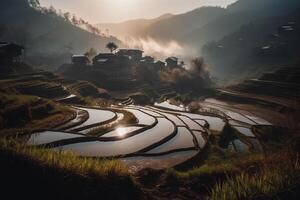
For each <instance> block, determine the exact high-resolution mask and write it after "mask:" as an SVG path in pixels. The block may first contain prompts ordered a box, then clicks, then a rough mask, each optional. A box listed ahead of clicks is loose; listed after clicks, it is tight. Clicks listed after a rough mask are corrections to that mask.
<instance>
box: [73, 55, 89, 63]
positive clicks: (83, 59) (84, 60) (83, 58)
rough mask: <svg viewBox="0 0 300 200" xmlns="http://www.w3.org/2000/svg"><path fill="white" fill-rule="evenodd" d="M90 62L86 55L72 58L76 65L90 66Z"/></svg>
mask: <svg viewBox="0 0 300 200" xmlns="http://www.w3.org/2000/svg"><path fill="white" fill-rule="evenodd" d="M89 62H90V60H89V58H88V57H87V56H85V55H73V56H72V63H73V64H74V65H87V64H89Z"/></svg>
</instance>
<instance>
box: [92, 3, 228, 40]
mask: <svg viewBox="0 0 300 200" xmlns="http://www.w3.org/2000/svg"><path fill="white" fill-rule="evenodd" d="M224 12H225V9H223V8H218V7H202V8H199V9H195V10H193V11H190V12H187V13H184V14H180V15H171V14H167V15H163V16H161V17H158V18H155V19H149V20H146V19H139V20H131V21H126V22H122V23H116V24H98V25H97V26H98V27H99V28H100V29H109V30H110V32H111V33H112V34H114V35H117V36H121V37H123V38H124V37H127V36H129V37H133V38H149V37H150V38H152V39H155V40H158V41H168V40H177V39H179V38H181V37H182V36H183V35H185V33H188V32H189V31H192V30H195V29H197V28H199V27H201V26H203V25H205V24H207V23H209V22H210V21H213V20H214V19H216V18H218V17H220V16H222V15H223V14H224Z"/></svg>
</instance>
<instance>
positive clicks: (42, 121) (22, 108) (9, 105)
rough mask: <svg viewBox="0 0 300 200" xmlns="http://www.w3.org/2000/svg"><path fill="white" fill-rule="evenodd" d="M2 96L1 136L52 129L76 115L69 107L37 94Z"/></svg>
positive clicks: (0, 113) (0, 108)
mask: <svg viewBox="0 0 300 200" xmlns="http://www.w3.org/2000/svg"><path fill="white" fill-rule="evenodd" d="M0 98H1V100H0V128H1V130H0V133H1V136H6V135H10V134H16V133H19V134H20V133H24V132H31V131H33V130H39V129H50V128H53V127H55V126H57V125H60V124H62V123H66V122H67V121H68V120H70V119H71V118H72V117H73V116H74V112H73V111H71V110H70V109H69V108H67V107H65V106H62V105H60V104H57V103H55V102H53V101H50V100H46V99H39V98H38V97H35V96H28V95H5V94H2V95H0Z"/></svg>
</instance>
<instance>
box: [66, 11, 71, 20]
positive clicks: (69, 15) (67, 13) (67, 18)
mask: <svg viewBox="0 0 300 200" xmlns="http://www.w3.org/2000/svg"><path fill="white" fill-rule="evenodd" d="M70 17H71V14H70V13H69V12H66V13H64V18H65V20H66V21H67V22H70Z"/></svg>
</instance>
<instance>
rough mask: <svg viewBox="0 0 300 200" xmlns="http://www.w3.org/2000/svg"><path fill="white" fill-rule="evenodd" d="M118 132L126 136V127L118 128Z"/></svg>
mask: <svg viewBox="0 0 300 200" xmlns="http://www.w3.org/2000/svg"><path fill="white" fill-rule="evenodd" d="M117 133H118V135H119V137H124V136H125V135H126V129H125V128H124V127H119V128H117Z"/></svg>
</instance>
